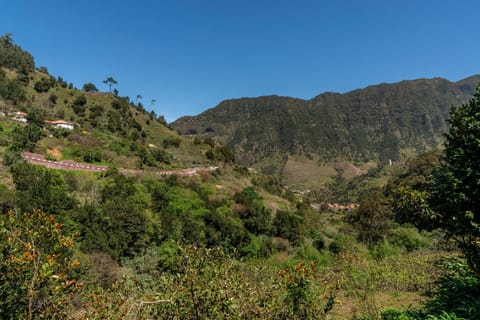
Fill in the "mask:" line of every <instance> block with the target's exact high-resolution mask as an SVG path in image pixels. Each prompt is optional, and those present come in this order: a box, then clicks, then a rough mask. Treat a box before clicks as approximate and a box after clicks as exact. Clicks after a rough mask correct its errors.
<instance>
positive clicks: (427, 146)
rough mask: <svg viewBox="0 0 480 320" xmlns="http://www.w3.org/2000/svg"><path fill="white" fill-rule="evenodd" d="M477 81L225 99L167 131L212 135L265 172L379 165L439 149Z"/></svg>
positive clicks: (423, 82) (431, 81)
mask: <svg viewBox="0 0 480 320" xmlns="http://www.w3.org/2000/svg"><path fill="white" fill-rule="evenodd" d="M479 80H480V76H473V77H470V78H467V79H464V80H461V81H458V82H450V81H448V80H445V79H442V78H435V79H418V80H413V81H402V82H399V83H394V84H380V85H375V86H370V87H367V88H365V89H359V90H355V91H351V92H348V93H345V94H338V93H324V94H321V95H319V96H317V97H315V98H313V99H311V100H302V99H295V98H290V97H281V96H265V97H258V98H241V99H232V100H226V101H223V102H221V103H220V104H219V105H218V106H216V107H215V108H212V109H210V110H207V111H205V112H203V113H201V114H199V115H197V116H189V117H183V118H180V119H178V120H176V121H175V122H173V123H172V126H173V127H174V128H176V129H178V130H180V131H181V132H182V133H183V134H200V135H208V136H211V137H215V138H217V139H218V140H219V141H221V142H222V143H224V144H225V145H227V146H228V147H230V148H231V149H232V150H233V151H234V152H235V153H236V155H237V158H238V161H239V162H240V163H241V164H243V165H247V166H256V167H259V168H261V169H262V170H263V171H264V172H267V173H277V174H285V173H286V172H285V170H287V171H288V170H289V168H288V165H289V164H288V162H289V161H294V159H293V158H295V157H302V156H303V157H306V158H307V159H310V160H312V161H313V162H314V163H319V166H321V165H322V164H324V163H328V162H329V161H334V160H347V161H349V162H351V163H355V162H357V163H358V162H368V161H374V162H376V163H378V164H380V165H382V164H385V163H388V162H389V160H392V161H396V160H399V159H400V158H401V157H402V154H403V155H404V154H405V153H408V154H410V155H413V154H419V153H422V152H425V151H427V150H432V149H435V148H438V147H440V146H441V144H442V141H443V139H442V134H443V133H445V132H446V130H447V123H446V121H445V120H446V119H447V117H448V111H449V108H450V106H451V105H452V104H458V103H462V102H465V101H467V100H468V99H469V98H470V97H471V96H472V95H473V93H474V92H475V87H476V85H477V83H478V81H479ZM285 166H287V168H285Z"/></svg>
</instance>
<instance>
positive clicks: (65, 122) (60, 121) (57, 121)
mask: <svg viewBox="0 0 480 320" xmlns="http://www.w3.org/2000/svg"><path fill="white" fill-rule="evenodd" d="M43 122H44V123H45V124H48V125H52V126H54V125H57V124H65V125H70V126H73V123H71V122H67V121H65V120H45V121H43Z"/></svg>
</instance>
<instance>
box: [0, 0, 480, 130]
mask: <svg viewBox="0 0 480 320" xmlns="http://www.w3.org/2000/svg"><path fill="white" fill-rule="evenodd" d="M1 8H2V11H1V14H0V34H4V33H7V32H11V33H12V34H13V38H14V40H15V42H16V43H17V44H19V45H20V46H22V47H23V48H24V49H26V50H28V51H29V52H31V53H32V54H33V56H34V57H35V62H36V64H37V66H47V67H48V70H49V71H50V73H51V74H53V75H55V76H59V75H60V76H62V77H63V78H64V79H65V80H66V81H68V82H73V83H74V85H75V86H77V87H78V88H81V87H82V86H83V84H84V83H86V82H92V83H94V84H95V85H96V86H97V87H98V88H99V89H100V90H105V91H107V90H108V88H107V87H106V86H105V85H104V84H103V83H102V80H104V79H106V78H107V77H109V76H112V77H113V78H115V79H116V80H117V81H118V86H117V89H118V90H119V92H120V95H122V96H125V95H128V96H130V97H131V98H132V99H134V97H135V96H136V95H137V94H140V95H142V96H143V99H142V103H143V104H144V105H145V107H146V108H147V109H149V105H150V101H151V100H152V99H155V100H156V104H155V106H153V109H154V110H155V112H157V114H161V115H164V116H165V118H166V119H167V121H172V120H174V119H176V118H178V117H180V116H183V115H194V114H198V113H200V112H202V111H204V110H206V109H208V108H211V107H214V106H216V105H217V104H218V103H219V102H221V101H222V100H223V99H229V98H239V97H253V96H260V95H270V94H278V95H287V96H294V97H299V98H304V99H310V98H312V97H314V96H316V95H318V94H320V93H322V92H325V91H336V92H346V91H350V90H353V89H357V88H362V87H365V86H368V85H371V84H377V83H381V82H396V81H400V80H404V79H415V78H432V77H444V78H447V79H449V80H455V81H456V80H459V79H462V78H465V77H467V76H470V75H473V74H477V73H480V55H479V53H480V41H478V37H479V32H480V19H479V18H478V17H479V15H480V1H478V0H455V1H453V0H448V1H447V0H288V1H287V0H236V1H234V0H135V1H133V0H131V1H127V0H115V1H114V0H83V1H78V0H45V1H35V0H30V1H28V0H12V1H4V2H3V3H2V4H1Z"/></svg>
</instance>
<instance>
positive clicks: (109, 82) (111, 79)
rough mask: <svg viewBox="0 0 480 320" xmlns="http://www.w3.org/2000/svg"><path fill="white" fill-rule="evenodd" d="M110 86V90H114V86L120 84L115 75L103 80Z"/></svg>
mask: <svg viewBox="0 0 480 320" xmlns="http://www.w3.org/2000/svg"><path fill="white" fill-rule="evenodd" d="M102 82H103V83H105V84H106V85H107V86H108V90H109V91H110V92H112V86H113V85H116V84H118V82H117V80H115V79H113V77H108V78H107V79H105V80H103V81H102Z"/></svg>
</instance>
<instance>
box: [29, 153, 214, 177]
mask: <svg viewBox="0 0 480 320" xmlns="http://www.w3.org/2000/svg"><path fill="white" fill-rule="evenodd" d="M22 158H23V159H25V160H26V161H27V162H29V163H31V164H36V165H39V166H44V167H47V168H51V169H58V170H75V171H90V172H105V171H107V170H108V169H109V167H108V166H100V165H95V164H86V163H79V162H75V161H70V160H62V161H54V160H47V159H45V156H43V155H41V154H37V153H31V152H22ZM217 168H218V167H214V166H212V167H195V168H187V169H175V170H154V171H145V170H137V169H119V171H120V172H122V173H123V174H126V175H136V174H144V173H149V174H154V175H160V176H166V175H179V176H194V175H196V174H197V173H198V172H201V171H213V170H216V169H217Z"/></svg>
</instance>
